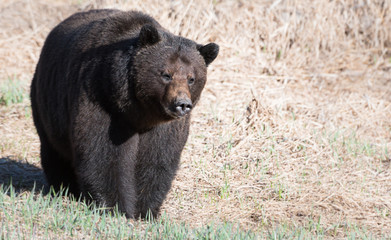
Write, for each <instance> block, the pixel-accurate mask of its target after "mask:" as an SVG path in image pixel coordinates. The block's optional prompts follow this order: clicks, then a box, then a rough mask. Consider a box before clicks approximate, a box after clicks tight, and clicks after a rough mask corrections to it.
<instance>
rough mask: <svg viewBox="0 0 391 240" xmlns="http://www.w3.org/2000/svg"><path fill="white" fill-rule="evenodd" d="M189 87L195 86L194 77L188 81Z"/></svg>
mask: <svg viewBox="0 0 391 240" xmlns="http://www.w3.org/2000/svg"><path fill="white" fill-rule="evenodd" d="M187 81H188V83H189V85H193V83H194V81H195V79H194V78H193V77H192V78H189V80H187Z"/></svg>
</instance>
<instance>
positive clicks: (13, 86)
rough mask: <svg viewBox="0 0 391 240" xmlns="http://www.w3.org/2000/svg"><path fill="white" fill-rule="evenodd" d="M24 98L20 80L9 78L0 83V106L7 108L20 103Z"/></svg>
mask: <svg viewBox="0 0 391 240" xmlns="http://www.w3.org/2000/svg"><path fill="white" fill-rule="evenodd" d="M25 96H26V93H25V90H24V89H23V84H22V82H21V81H20V80H18V79H15V78H10V77H9V78H8V80H7V81H5V82H2V83H0V105H5V106H9V105H11V104H14V103H21V102H23V99H24V98H25Z"/></svg>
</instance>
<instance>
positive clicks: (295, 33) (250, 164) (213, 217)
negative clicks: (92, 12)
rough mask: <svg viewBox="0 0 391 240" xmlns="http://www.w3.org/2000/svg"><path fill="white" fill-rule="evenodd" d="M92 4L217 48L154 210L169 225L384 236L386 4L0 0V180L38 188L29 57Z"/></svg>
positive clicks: (389, 39) (389, 126)
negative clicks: (360, 231) (13, 91)
mask: <svg viewBox="0 0 391 240" xmlns="http://www.w3.org/2000/svg"><path fill="white" fill-rule="evenodd" d="M103 7H107V8H120V9H123V10H130V9H137V10H141V11H144V12H146V13H148V14H150V15H151V16H153V17H154V18H156V19H157V20H158V21H159V22H160V23H161V24H162V25H163V26H164V27H166V28H167V29H168V30H170V31H171V32H173V33H175V34H179V35H182V36H185V37H187V38H190V39H193V40H195V41H197V42H199V43H208V42H216V43H217V44H219V45H220V54H219V56H218V58H217V59H216V60H215V62H214V63H213V64H212V65H211V66H210V67H209V69H208V70H209V72H208V83H207V85H206V87H205V90H204V92H203V94H202V97H201V100H200V102H199V104H198V105H197V108H196V109H194V112H193V115H192V127H191V134H190V137H189V140H188V143H187V145H186V147H185V150H184V152H183V154H182V162H181V166H180V170H179V172H178V175H177V177H176V179H175V181H174V183H173V187H172V189H171V191H170V193H169V195H168V198H167V200H166V201H165V203H164V205H163V211H165V212H166V213H167V215H169V216H170V217H171V218H172V219H175V220H177V221H183V222H186V223H188V224H190V225H193V226H199V225H202V224H206V223H209V222H211V221H216V222H222V221H231V222H237V223H239V224H240V226H241V227H242V228H244V229H251V230H254V231H257V230H259V229H262V228H263V227H264V226H274V225H278V224H291V225H302V226H308V225H310V224H312V223H314V222H315V223H316V224H317V225H319V226H320V227H322V229H324V231H326V235H327V236H330V237H333V236H344V234H345V231H346V228H349V227H351V226H358V227H360V228H364V229H367V231H369V232H370V233H371V234H373V235H374V236H389V235H390V234H391V155H390V154H391V153H390V152H391V28H390V27H389V26H391V3H390V2H389V1H352V0H346V1H326V0H321V1H311V0H297V1H289V0H282V1H237V0H229V1H207V0H201V1H197V2H193V1H189V2H186V3H185V2H182V1H157V0H148V1H129V2H128V1H118V0H117V1H115V0H102V1H65V0H56V1H49V0H20V1H12V0H3V1H1V3H0V26H2V27H1V29H0V86H3V88H4V86H9V85H11V86H15V85H16V84H17V83H18V84H21V87H22V89H23V94H22V95H21V96H24V100H23V101H20V103H15V104H8V105H6V104H5V103H2V104H1V105H0V136H1V138H0V158H1V162H0V173H2V174H1V175H2V177H1V179H0V180H1V182H2V183H4V182H5V181H6V178H9V177H10V176H11V177H13V178H14V179H15V178H18V177H19V180H20V181H25V183H24V184H27V185H29V184H30V185H31V183H32V182H33V180H36V181H37V182H39V183H40V184H44V180H43V179H42V172H41V170H40V164H39V139H38V137H37V134H36V131H35V128H34V126H33V123H32V118H31V109H30V103H29V99H28V92H29V86H30V82H31V78H32V75H33V72H34V68H35V65H36V63H37V61H38V58H39V53H40V49H41V47H42V45H43V42H44V39H45V37H46V36H47V34H48V32H49V31H50V30H51V29H52V28H53V27H54V26H55V24H57V23H58V22H59V21H61V20H63V19H64V18H66V17H67V16H69V15H70V14H72V13H74V12H75V11H78V10H86V9H91V8H103ZM10 82H11V83H10ZM21 175H22V176H23V178H21V177H20V176H21Z"/></svg>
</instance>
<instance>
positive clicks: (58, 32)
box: [31, 9, 160, 142]
mask: <svg viewBox="0 0 391 240" xmlns="http://www.w3.org/2000/svg"><path fill="white" fill-rule="evenodd" d="M144 24H151V25H155V26H157V27H160V25H159V24H158V23H157V22H156V21H155V20H154V19H153V18H151V17H149V16H148V15H145V14H143V13H140V12H136V11H129V12H124V11H120V10H109V9H103V10H91V11H88V12H82V13H76V14H74V15H72V16H70V17H69V18H67V19H66V20H64V21H63V22H61V23H60V24H59V25H57V26H56V27H55V28H54V29H53V30H52V31H51V32H50V34H49V36H48V37H47V39H46V41H45V44H44V46H43V48H42V52H41V56H40V59H39V62H38V64H37V68H36V71H35V75H34V78H33V82H32V87H31V98H32V107H33V108H34V111H35V112H36V117H35V118H36V119H35V121H36V122H37V125H38V126H42V127H41V129H39V130H38V131H41V132H45V134H46V135H48V136H47V137H48V138H49V139H52V140H51V141H56V142H66V139H67V138H68V136H69V127H70V123H71V121H72V119H71V117H72V115H73V113H72V112H74V111H77V104H78V103H77V102H78V98H79V97H80V89H81V87H82V86H83V84H86V83H85V82H83V81H85V76H84V78H83V76H82V75H83V74H82V71H84V72H86V71H89V70H88V69H95V70H96V68H97V66H96V64H97V62H99V61H101V59H99V57H101V58H105V57H104V56H99V55H98V54H97V53H96V52H97V49H99V47H102V46H110V45H113V44H115V43H117V42H121V41H123V40H128V39H134V38H137V37H138V33H139V31H140V29H141V27H142V26H143V25H144ZM128 42H129V41H128ZM109 48H110V47H109ZM98 51H100V50H98ZM108 51H111V50H110V49H108ZM87 55H89V56H87ZM86 56H87V57H86ZM86 58H88V59H86ZM94 65H95V66H94ZM82 68H84V70H81V69H82ZM86 69H87V70H86ZM38 128H40V127H38Z"/></svg>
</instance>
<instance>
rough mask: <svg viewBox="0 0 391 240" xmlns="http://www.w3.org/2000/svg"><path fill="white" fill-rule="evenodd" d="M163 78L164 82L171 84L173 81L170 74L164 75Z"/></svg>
mask: <svg viewBox="0 0 391 240" xmlns="http://www.w3.org/2000/svg"><path fill="white" fill-rule="evenodd" d="M162 78H163V80H164V81H165V82H171V80H172V76H171V74H169V73H164V72H163V73H162Z"/></svg>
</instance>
